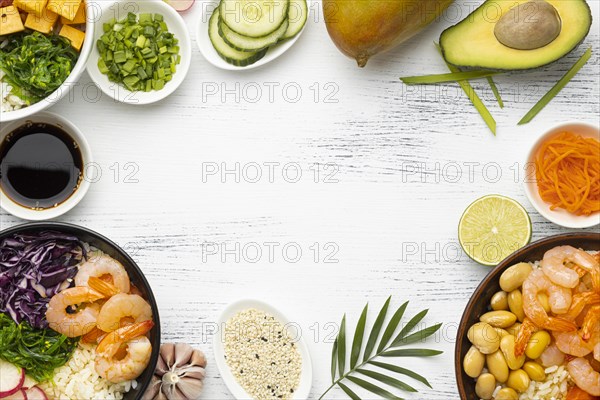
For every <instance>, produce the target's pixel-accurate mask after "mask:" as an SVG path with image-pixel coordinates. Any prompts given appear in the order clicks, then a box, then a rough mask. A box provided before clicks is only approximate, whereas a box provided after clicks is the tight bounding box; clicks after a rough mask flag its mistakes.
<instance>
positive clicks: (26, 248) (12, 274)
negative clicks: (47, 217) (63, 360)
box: [0, 231, 86, 329]
mask: <svg viewBox="0 0 600 400" xmlns="http://www.w3.org/2000/svg"><path fill="white" fill-rule="evenodd" d="M85 256H86V250H85V247H84V244H83V242H81V241H80V240H79V239H78V238H76V237H75V236H71V235H67V234H64V233H60V232H53V231H46V232H40V233H33V234H15V235H13V236H10V237H8V238H6V239H4V240H2V243H0V312H3V313H6V314H8V315H10V316H11V318H12V319H13V320H14V321H15V322H16V323H20V322H21V321H24V320H25V321H27V322H28V323H29V324H30V325H31V326H33V327H35V328H40V329H41V328H46V327H47V326H48V323H47V322H46V308H47V304H48V302H49V301H50V298H51V297H52V296H54V295H55V294H57V293H58V292H60V291H61V290H64V289H66V288H67V287H69V286H71V285H72V283H71V280H72V278H73V277H74V276H75V275H76V274H77V266H76V265H77V264H78V263H79V262H80V261H81V260H82V259H83V258H85Z"/></svg>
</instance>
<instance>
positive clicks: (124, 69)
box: [88, 1, 192, 105]
mask: <svg viewBox="0 0 600 400" xmlns="http://www.w3.org/2000/svg"><path fill="white" fill-rule="evenodd" d="M94 38H95V43H94V46H93V49H92V51H91V55H90V59H89V62H88V73H89V74H90V76H91V77H92V80H93V81H94V83H95V84H96V85H97V86H98V87H99V88H100V89H101V90H102V91H103V92H104V93H105V94H106V95H108V96H109V97H112V98H113V99H115V100H117V101H120V102H122V103H127V104H137V105H143V104H150V103H154V102H157V101H160V100H162V99H164V98H165V97H167V96H169V95H170V94H172V93H173V92H174V91H175V90H177V88H178V87H179V85H181V84H182V83H183V81H184V79H185V77H186V75H187V73H188V70H189V67H190V64H191V60H192V44H191V40H190V37H189V34H188V31H187V26H186V25H185V21H184V20H183V18H182V17H181V16H180V15H179V13H177V11H175V9H173V7H171V6H170V5H168V4H167V3H165V2H164V1H137V2H136V1H134V2H115V3H112V4H111V5H110V6H108V7H105V8H104V10H103V12H102V15H101V17H100V18H99V20H98V23H97V25H96V32H95V36H94Z"/></svg>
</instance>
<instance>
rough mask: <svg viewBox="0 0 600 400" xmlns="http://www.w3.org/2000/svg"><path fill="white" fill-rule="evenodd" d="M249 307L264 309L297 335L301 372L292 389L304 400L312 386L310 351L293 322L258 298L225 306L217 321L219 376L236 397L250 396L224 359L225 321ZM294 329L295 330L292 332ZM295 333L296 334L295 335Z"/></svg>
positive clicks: (214, 339)
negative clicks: (295, 387)
mask: <svg viewBox="0 0 600 400" xmlns="http://www.w3.org/2000/svg"><path fill="white" fill-rule="evenodd" d="M249 308H255V309H257V310H261V311H264V312H266V313H268V314H271V315H272V316H273V317H275V319H277V320H278V321H279V322H280V323H281V324H282V325H284V327H286V328H288V329H289V332H290V335H291V336H292V337H298V338H299V339H298V341H297V342H295V343H296V347H297V349H298V351H299V352H300V356H301V357H302V372H301V375H300V385H299V386H298V388H297V389H296V391H294V396H293V398H294V399H298V400H306V399H308V398H309V396H310V389H311V387H312V363H311V360H310V353H309V352H308V347H307V346H306V343H305V342H304V338H303V336H302V332H299V331H297V329H296V328H295V326H294V324H293V323H291V321H290V320H289V319H288V318H286V317H285V315H283V314H282V313H281V312H280V311H279V310H277V309H275V308H274V307H272V306H270V305H269V304H267V303H264V302H262V301H259V300H249V299H247V300H240V301H236V302H235V303H232V304H230V305H229V306H227V307H226V308H225V309H224V310H223V312H222V313H221V315H220V316H219V319H218V321H217V323H218V326H219V330H218V332H217V334H216V335H215V336H214V338H213V351H214V353H215V362H216V363H217V368H218V369H219V373H220V375H221V378H222V379H223V381H224V382H225V384H226V385H227V388H228V389H229V391H230V392H231V394H233V396H234V397H235V398H236V399H239V400H245V399H249V398H251V396H250V395H249V394H248V393H246V391H245V390H244V389H243V388H242V386H241V385H240V384H239V383H238V382H237V380H236V379H235V377H234V376H233V374H232V373H231V370H230V369H229V366H228V365H227V361H225V350H224V347H223V346H224V343H225V335H224V330H225V323H226V322H227V321H228V320H229V319H230V318H231V317H233V316H234V315H236V314H237V313H238V312H240V311H244V310H247V309H249ZM294 331H295V332H294ZM296 334H297V335H296Z"/></svg>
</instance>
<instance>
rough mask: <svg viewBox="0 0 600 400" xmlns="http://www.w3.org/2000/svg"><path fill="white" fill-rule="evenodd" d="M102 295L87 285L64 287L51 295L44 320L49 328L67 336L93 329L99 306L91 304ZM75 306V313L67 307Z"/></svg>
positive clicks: (83, 333)
mask: <svg viewBox="0 0 600 400" xmlns="http://www.w3.org/2000/svg"><path fill="white" fill-rule="evenodd" d="M103 297H104V296H103V295H102V294H101V293H98V292H96V291H95V290H92V289H90V288H87V287H74V288H70V289H65V290H63V291H62V292H60V293H58V294H57V295H54V296H52V298H51V299H50V302H49V303H48V309H47V310H46V320H47V321H48V325H49V326H50V328H52V329H54V330H55V331H56V332H58V333H62V334H63V335H65V336H68V337H77V336H82V335H85V334H86V333H88V332H89V331H91V330H92V329H94V327H95V326H96V319H97V318H98V313H99V309H100V307H99V306H98V305H97V304H92V303H94V302H95V301H97V300H100V299H101V298H103ZM75 306H79V307H77V308H78V310H77V312H75V313H68V312H67V308H70V307H75Z"/></svg>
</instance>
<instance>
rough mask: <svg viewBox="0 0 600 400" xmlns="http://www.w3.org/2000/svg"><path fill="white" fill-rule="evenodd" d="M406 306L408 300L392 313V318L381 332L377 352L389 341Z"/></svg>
mask: <svg viewBox="0 0 600 400" xmlns="http://www.w3.org/2000/svg"><path fill="white" fill-rule="evenodd" d="M407 306H408V301H407V302H406V303H404V304H402V305H401V306H400V308H398V310H397V311H396V312H395V313H394V315H393V316H392V319H390V322H389V323H388V326H387V328H385V332H383V336H382V337H381V342H380V343H379V347H377V352H378V353H381V351H382V350H383V349H384V348H385V346H387V344H388V343H389V341H390V339H391V338H392V335H393V334H394V332H395V331H396V328H397V327H398V324H399V323H400V320H401V319H402V316H403V315H404V311H406V307H407Z"/></svg>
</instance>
